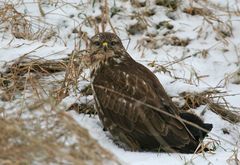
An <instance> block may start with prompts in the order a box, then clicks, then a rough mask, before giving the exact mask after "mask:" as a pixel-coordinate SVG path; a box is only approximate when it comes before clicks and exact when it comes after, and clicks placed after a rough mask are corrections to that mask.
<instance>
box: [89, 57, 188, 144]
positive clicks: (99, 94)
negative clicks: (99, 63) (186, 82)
mask: <svg viewBox="0 0 240 165" xmlns="http://www.w3.org/2000/svg"><path fill="white" fill-rule="evenodd" d="M93 89H94V92H95V97H96V99H97V102H98V108H99V111H100V113H102V115H103V116H104V117H105V118H107V119H110V120H111V122H112V123H114V124H116V125H117V126H118V127H120V128H122V129H123V130H125V131H127V132H132V131H133V130H137V131H138V132H140V133H142V134H147V135H151V136H154V137H156V138H159V139H160V141H162V140H165V141H166V142H167V143H169V144H170V145H171V146H172V145H173V146H175V145H180V146H179V147H181V146H184V145H186V144H188V143H190V141H191V139H190V138H191V137H190V135H189V133H188V132H187V130H186V127H185V126H184V124H183V123H182V122H180V121H179V120H177V119H175V118H173V117H170V116H168V115H166V114H164V113H161V112H159V111H164V112H165V113H170V114H171V115H173V116H175V115H177V111H176V108H175V106H174V105H173V103H172V102H171V100H170V98H169V97H168V96H167V94H166V92H165V90H164V89H163V87H162V85H161V84H160V82H159V80H158V79H157V78H156V77H155V75H154V74H153V73H152V72H151V71H149V70H148V69H147V68H146V67H144V66H143V65H141V64H139V63H136V62H135V61H133V60H130V61H129V60H128V61H126V63H124V64H119V65H117V66H113V67H111V66H107V67H103V68H102V69H101V70H100V71H99V73H98V74H97V75H96V77H95V79H94V81H93ZM153 107H155V108H153ZM156 108H157V109H156ZM162 143H164V142H162Z"/></svg>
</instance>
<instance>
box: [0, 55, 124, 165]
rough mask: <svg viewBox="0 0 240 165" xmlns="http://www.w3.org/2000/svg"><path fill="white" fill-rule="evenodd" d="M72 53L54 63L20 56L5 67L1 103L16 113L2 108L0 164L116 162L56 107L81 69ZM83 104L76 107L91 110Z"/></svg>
mask: <svg viewBox="0 0 240 165" xmlns="http://www.w3.org/2000/svg"><path fill="white" fill-rule="evenodd" d="M73 54H74V53H73ZM73 54H71V55H70V56H69V58H66V59H61V60H55V61H52V60H45V59H39V58H37V59H36V58H35V59H34V58H29V57H27V56H22V57H21V58H20V59H18V60H16V62H14V63H13V64H11V65H7V69H6V72H4V73H2V77H1V82H2V83H1V86H0V88H1V90H2V91H3V92H4V93H5V94H6V93H8V94H9V95H10V96H11V97H10V96H9V98H8V99H6V98H5V100H3V98H2V101H5V103H9V104H10V105H11V103H13V102H15V106H16V107H15V111H16V112H14V114H11V113H10V112H11V110H10V109H11V108H12V107H11V106H10V109H9V108H6V107H2V108H1V111H0V114H1V115H2V117H1V118H0V129H1V135H0V145H1V148H0V152H1V153H2V154H1V155H0V164H35V163H40V164H51V163H56V164H89V163H91V164H105V163H107V162H108V163H110V164H120V163H119V162H118V160H117V159H116V158H115V157H114V156H113V155H112V154H110V153H109V152H108V151H106V150H105V149H103V148H102V147H101V146H100V145H99V144H98V143H97V142H96V141H95V140H93V139H92V138H91V136H90V135H89V134H88V132H87V131H86V130H85V129H84V128H83V127H81V126H80V125H78V124H77V123H76V122H75V121H74V119H73V118H71V117H70V116H69V115H68V114H67V113H66V112H64V111H63V110H67V109H68V108H65V107H59V105H58V103H59V102H61V100H62V99H63V98H65V97H66V96H67V94H68V91H69V89H70V88H73V87H74V85H77V79H78V78H79V74H80V72H81V69H80V65H79V61H77V59H79V58H76V57H75V56H74V55H73ZM78 55H79V52H78ZM57 73H59V74H60V75H62V79H60V80H58V81H56V80H55V78H54V77H55V74H57ZM64 73H65V76H64ZM47 77H48V78H47ZM64 77H65V78H64ZM45 79H46V80H45ZM55 81H56V82H55ZM54 84H55V85H54ZM61 84H62V85H61ZM30 91H31V92H30ZM62 91H64V93H63V92H62ZM83 93H85V94H88V93H87V91H83ZM17 95H18V96H17ZM25 95H28V96H25ZM16 96H17V97H16ZM19 98H22V99H20V100H19ZM75 105H76V104H73V105H72V106H71V107H70V108H71V109H74V107H76V106H75ZM87 106H89V105H82V104H81V105H78V107H77V108H80V109H82V111H79V113H89V108H88V107H87ZM7 107H8V106H7ZM92 109H93V108H92V107H90V110H92ZM91 113H92V112H91ZM23 116H25V117H23Z"/></svg>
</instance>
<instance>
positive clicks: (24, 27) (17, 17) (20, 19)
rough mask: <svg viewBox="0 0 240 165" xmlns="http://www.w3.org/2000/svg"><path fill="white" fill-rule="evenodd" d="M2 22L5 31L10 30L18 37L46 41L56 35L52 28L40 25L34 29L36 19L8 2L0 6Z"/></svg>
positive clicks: (0, 19)
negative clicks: (33, 19) (32, 18)
mask: <svg viewBox="0 0 240 165" xmlns="http://www.w3.org/2000/svg"><path fill="white" fill-rule="evenodd" d="M0 24H1V28H3V31H5V32H7V31H10V33H11V34H12V35H13V36H14V37H15V38H18V39H26V40H41V41H42V42H46V41H49V40H50V39H51V38H52V37H54V36H55V35H56V32H55V31H54V30H53V29H52V28H49V29H46V28H43V27H38V29H34V28H33V26H34V21H32V20H31V18H30V17H28V16H27V15H25V14H24V13H20V12H18V11H17V10H16V9H15V7H14V5H12V4H7V3H6V4H4V6H2V7H1V8H0Z"/></svg>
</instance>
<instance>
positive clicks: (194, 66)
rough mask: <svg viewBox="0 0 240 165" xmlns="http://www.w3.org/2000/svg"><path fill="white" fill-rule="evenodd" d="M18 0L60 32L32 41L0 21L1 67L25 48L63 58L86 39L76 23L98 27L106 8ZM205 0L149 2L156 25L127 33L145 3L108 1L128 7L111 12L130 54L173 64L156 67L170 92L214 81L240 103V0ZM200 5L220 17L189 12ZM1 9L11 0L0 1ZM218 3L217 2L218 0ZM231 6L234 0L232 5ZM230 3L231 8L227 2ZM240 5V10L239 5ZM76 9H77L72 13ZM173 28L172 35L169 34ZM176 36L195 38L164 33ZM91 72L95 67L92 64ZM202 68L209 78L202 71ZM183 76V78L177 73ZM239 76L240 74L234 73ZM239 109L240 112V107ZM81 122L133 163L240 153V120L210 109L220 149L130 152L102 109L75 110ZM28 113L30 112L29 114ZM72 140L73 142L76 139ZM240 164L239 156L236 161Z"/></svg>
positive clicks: (221, 160) (222, 160)
mask: <svg viewBox="0 0 240 165" xmlns="http://www.w3.org/2000/svg"><path fill="white" fill-rule="evenodd" d="M17 2H18V1H12V2H11V3H12V4H14V6H15V7H16V9H17V10H18V12H23V13H25V14H26V16H27V19H28V20H29V21H30V22H33V24H34V26H33V31H38V30H39V29H43V28H52V29H53V30H54V31H56V32H57V37H54V39H50V40H49V41H47V42H44V43H43V42H41V40H34V41H29V40H25V39H16V38H14V36H12V34H11V32H10V30H8V31H3V30H1V27H3V26H4V24H2V25H0V30H1V31H0V37H1V44H0V71H1V72H3V71H4V69H5V64H6V62H13V61H14V60H16V59H17V58H19V57H21V56H31V57H34V58H36V57H40V58H45V59H49V60H53V59H60V58H64V57H67V54H69V53H70V52H71V51H72V50H74V48H76V49H84V48H85V43H84V41H81V42H80V40H79V34H76V33H72V30H73V29H74V28H77V29H81V30H82V32H86V33H87V34H88V37H91V36H93V35H94V31H95V29H94V28H96V27H94V25H90V24H89V22H88V21H90V20H91V19H92V18H93V17H94V16H99V15H100V14H101V10H100V9H99V6H100V4H99V3H98V1H96V2H95V4H94V5H93V4H92V3H93V1H88V0H82V1H79V0H71V1H59V2H58V3H54V2H48V1H44V4H43V5H42V6H41V7H42V9H43V11H44V12H45V14H46V15H45V17H41V16H40V12H39V8H38V4H37V3H36V2H35V1H32V0H28V1H26V0H23V1H21V2H22V3H17ZM205 2H207V1H203V2H199V4H198V3H197V2H193V1H190V0H189V1H186V2H181V4H180V8H179V9H178V10H177V11H176V12H170V11H168V9H167V8H165V7H162V6H153V4H154V1H153V0H152V1H148V3H149V6H147V7H146V9H151V8H154V11H155V15H154V16H151V17H146V18H145V19H146V20H147V22H148V23H149V25H150V26H151V27H149V28H148V29H147V31H145V32H143V33H142V34H136V35H128V34H127V32H126V28H128V27H129V25H131V24H134V23H136V22H137V19H136V18H134V19H132V18H131V16H132V15H134V14H135V15H136V13H141V12H142V11H144V10H145V9H143V8H133V7H131V4H130V1H124V0H119V1H109V6H110V7H113V6H114V7H118V8H122V11H121V12H119V13H118V14H116V15H115V16H113V17H112V18H111V22H112V24H113V26H114V28H115V30H116V31H117V34H118V35H119V37H120V38H121V39H122V40H123V44H124V46H125V47H127V51H128V52H129V54H130V55H131V56H132V57H133V58H134V59H135V60H136V61H138V62H140V63H142V64H143V65H145V66H146V67H148V68H149V69H150V70H152V71H155V69H156V68H155V67H149V66H148V64H149V63H150V62H151V61H153V60H154V61H155V63H156V64H157V65H162V66H166V69H167V70H168V71H170V73H171V74H169V73H168V72H166V73H164V72H161V71H160V72H155V74H156V76H157V77H158V78H159V80H160V82H161V83H162V85H163V86H164V88H165V89H166V91H167V93H168V94H169V95H171V96H178V95H179V94H180V93H182V92H184V91H187V92H201V91H204V90H206V89H209V88H215V87H218V89H220V90H221V91H225V92H226V93H227V94H228V95H229V96H225V97H224V98H225V99H226V100H227V101H228V102H229V103H230V105H231V106H234V107H240V101H239V100H240V85H239V84H233V83H232V82H233V81H231V79H227V78H228V77H229V76H230V77H231V75H233V73H234V72H236V71H237V70H238V69H239V63H240V55H239V51H240V39H239V38H240V32H239V27H240V19H239V16H238V15H237V14H234V13H233V12H232V14H231V15H229V14H228V13H227V11H228V10H231V11H235V10H236V9H237V8H239V7H240V2H239V0H235V1H225V0H224V1H223V0H221V1H220V0H209V1H208V4H207V3H206V4H205ZM190 3H192V5H196V6H197V7H199V6H202V5H204V6H205V7H208V8H209V9H210V10H211V11H212V13H214V18H217V19H219V20H221V21H218V20H217V19H214V18H213V19H210V18H209V17H207V16H205V17H203V16H197V15H196V16H191V15H188V14H186V13H183V12H182V9H183V8H184V7H185V6H189V4H190ZM0 4H1V6H0V9H1V7H2V6H3V4H4V2H3V1H0ZM216 6H218V7H219V8H218V7H216ZM228 7H229V8H228ZM221 9H224V10H221ZM236 11H237V10H236ZM168 14H171V15H173V16H174V18H176V19H175V20H172V19H170V18H169V17H168V16H167V15H168ZM71 15H72V16H73V17H71ZM161 21H168V22H169V23H170V24H172V25H173V26H174V28H173V30H166V29H157V30H155V28H154V27H155V25H157V24H158V23H159V22H161ZM228 25H230V26H231V30H232V35H231V36H228V37H226V38H224V39H217V38H218V37H219V34H218V32H217V30H218V29H221V28H222V29H224V28H225V27H228ZM106 31H111V27H110V26H107V30H106ZM155 31H156V33H158V35H157V36H156V37H155V39H156V40H157V41H158V42H157V44H158V48H157V49H149V48H148V47H144V46H143V45H141V44H139V43H140V41H143V39H144V37H146V35H145V34H147V32H149V33H153V32H155ZM166 32H169V33H170V35H167V36H164V35H163V34H165V33H166ZM171 36H177V37H179V38H180V39H190V43H189V44H188V45H187V46H186V47H183V46H173V45H171V44H164V41H165V40H166V39H167V38H169V37H171ZM187 56H190V58H187V59H185V60H182V61H180V62H178V63H175V64H173V65H168V64H169V63H170V62H172V61H175V60H179V59H182V58H184V57H187ZM83 74H86V75H88V74H89V71H87V70H86V71H85V73H83ZM196 75H197V76H202V78H199V79H198V78H197V77H196ZM235 76H237V75H235ZM176 77H178V78H179V79H177V80H176V79H175V78H176ZM233 79H234V80H235V79H239V77H233ZM79 80H80V82H79V88H80V89H81V88H83V87H84V86H85V85H87V84H89V82H87V81H84V80H81V79H79ZM91 99H92V96H89V97H88V98H83V97H82V96H79V95H78V94H76V93H74V92H73V91H72V92H71V93H70V96H68V97H66V98H65V99H63V100H62V104H63V105H66V107H68V106H69V105H71V104H72V103H74V102H84V101H86V100H91ZM0 104H1V106H3V105H4V106H7V107H14V104H15V103H9V104H7V103H2V102H1V103H0ZM205 109H207V107H206V106H201V107H198V108H197V109H196V110H194V113H196V114H198V115H200V114H201V112H202V111H203V110H205ZM14 111H15V108H12V111H11V113H14ZM239 113H240V112H239ZM69 114H71V116H72V117H73V118H74V119H75V120H76V122H77V123H79V125H81V126H83V127H85V128H87V129H88V131H89V133H90V134H91V135H92V136H93V137H94V138H95V139H96V140H97V141H98V142H99V143H100V144H101V145H102V146H103V147H104V148H106V149H107V150H109V151H110V152H112V153H113V154H115V155H116V156H117V157H118V158H119V159H120V160H121V161H123V162H125V163H126V164H129V165H147V164H151V165H154V164H160V163H161V164H168V165H178V164H199V165H202V164H214V165H215V164H216V165H221V164H223V165H224V164H234V160H233V158H232V156H233V155H234V154H235V151H236V154H237V157H238V161H239V159H240V154H239V153H238V152H237V151H238V150H239V147H240V144H239V143H240V140H239V139H240V131H239V130H240V129H239V128H240V125H239V123H238V124H232V123H229V122H227V121H225V120H223V119H222V118H220V117H219V116H218V115H216V114H215V113H213V112H211V111H210V110H206V113H205V114H204V115H203V116H201V118H202V119H203V120H204V121H205V122H208V123H213V130H212V131H211V133H210V134H209V137H208V138H206V139H205V142H208V141H211V139H215V140H216V141H218V142H219V143H218V144H215V145H216V150H215V151H214V152H213V153H204V154H178V153H174V154H167V153H151V152H129V151H125V150H123V149H122V148H119V147H118V146H117V145H115V144H114V143H113V141H112V140H111V135H110V134H109V133H108V132H104V131H103V130H102V125H101V123H100V121H99V119H98V117H97V116H95V117H92V116H91V117H90V116H88V115H82V114H81V115H79V114H77V113H75V112H69ZM25 117H26V116H25ZM223 128H224V129H225V128H226V129H228V130H229V132H230V134H223V131H222V129H223ZM69 143H70V142H69ZM235 164H236V163H235Z"/></svg>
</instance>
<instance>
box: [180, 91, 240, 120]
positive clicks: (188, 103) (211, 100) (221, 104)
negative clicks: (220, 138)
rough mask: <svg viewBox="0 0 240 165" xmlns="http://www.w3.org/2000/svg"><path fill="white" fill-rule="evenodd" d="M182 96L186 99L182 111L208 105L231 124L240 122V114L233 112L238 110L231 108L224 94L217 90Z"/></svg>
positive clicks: (186, 93)
mask: <svg viewBox="0 0 240 165" xmlns="http://www.w3.org/2000/svg"><path fill="white" fill-rule="evenodd" d="M180 95H181V96H182V97H183V98H184V99H185V104H184V105H183V106H182V107H181V109H182V110H188V109H196V108H197V107H199V106H201V105H207V106H208V107H209V109H210V110H211V111H213V112H214V113H216V114H218V115H219V116H221V117H222V118H223V119H224V120H227V121H229V122H231V123H238V122H240V114H239V112H237V111H234V110H233V109H237V108H234V107H233V108H231V106H230V105H229V103H228V102H227V101H226V100H225V99H224V94H222V93H221V92H219V91H217V90H208V91H204V92H202V93H188V92H184V93H181V94H180ZM216 100H217V102H216Z"/></svg>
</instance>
